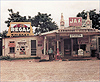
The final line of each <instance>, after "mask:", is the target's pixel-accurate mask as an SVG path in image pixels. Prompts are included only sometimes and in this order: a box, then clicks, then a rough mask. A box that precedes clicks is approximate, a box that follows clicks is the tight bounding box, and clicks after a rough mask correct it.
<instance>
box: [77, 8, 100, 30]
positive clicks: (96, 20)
mask: <svg viewBox="0 0 100 82" xmlns="http://www.w3.org/2000/svg"><path fill="white" fill-rule="evenodd" d="M88 12H89V16H90V20H92V28H96V29H99V30H100V13H96V9H93V10H90V11H88ZM77 17H82V18H83V19H86V18H87V11H85V10H83V11H82V12H79V13H78V14H77Z"/></svg>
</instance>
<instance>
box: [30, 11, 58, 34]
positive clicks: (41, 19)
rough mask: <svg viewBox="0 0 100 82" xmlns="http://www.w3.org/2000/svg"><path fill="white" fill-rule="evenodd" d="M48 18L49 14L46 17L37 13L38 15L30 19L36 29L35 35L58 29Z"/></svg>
mask: <svg viewBox="0 0 100 82" xmlns="http://www.w3.org/2000/svg"><path fill="white" fill-rule="evenodd" d="M50 16H51V14H49V15H47V14H42V13H40V12H38V15H37V16H35V17H33V18H32V24H33V26H35V27H37V28H36V29H35V33H37V34H39V33H44V32H48V31H52V30H56V29H58V28H57V25H56V23H55V22H52V19H51V18H50Z"/></svg>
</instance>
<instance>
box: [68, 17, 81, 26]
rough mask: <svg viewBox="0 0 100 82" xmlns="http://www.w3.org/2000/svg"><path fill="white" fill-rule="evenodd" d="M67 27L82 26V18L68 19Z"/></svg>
mask: <svg viewBox="0 0 100 82" xmlns="http://www.w3.org/2000/svg"><path fill="white" fill-rule="evenodd" d="M69 26H82V17H70V18H69Z"/></svg>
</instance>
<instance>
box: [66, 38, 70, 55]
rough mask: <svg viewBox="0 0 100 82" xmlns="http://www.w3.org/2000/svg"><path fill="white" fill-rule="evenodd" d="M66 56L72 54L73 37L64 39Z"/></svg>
mask: <svg viewBox="0 0 100 82" xmlns="http://www.w3.org/2000/svg"><path fill="white" fill-rule="evenodd" d="M64 56H71V39H64Z"/></svg>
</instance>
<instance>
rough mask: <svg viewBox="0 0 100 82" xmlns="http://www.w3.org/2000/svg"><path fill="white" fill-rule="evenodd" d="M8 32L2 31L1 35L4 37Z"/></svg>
mask: <svg viewBox="0 0 100 82" xmlns="http://www.w3.org/2000/svg"><path fill="white" fill-rule="evenodd" d="M7 33H8V31H7V30H5V31H3V32H1V33H0V37H2V38H4V37H7Z"/></svg>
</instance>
